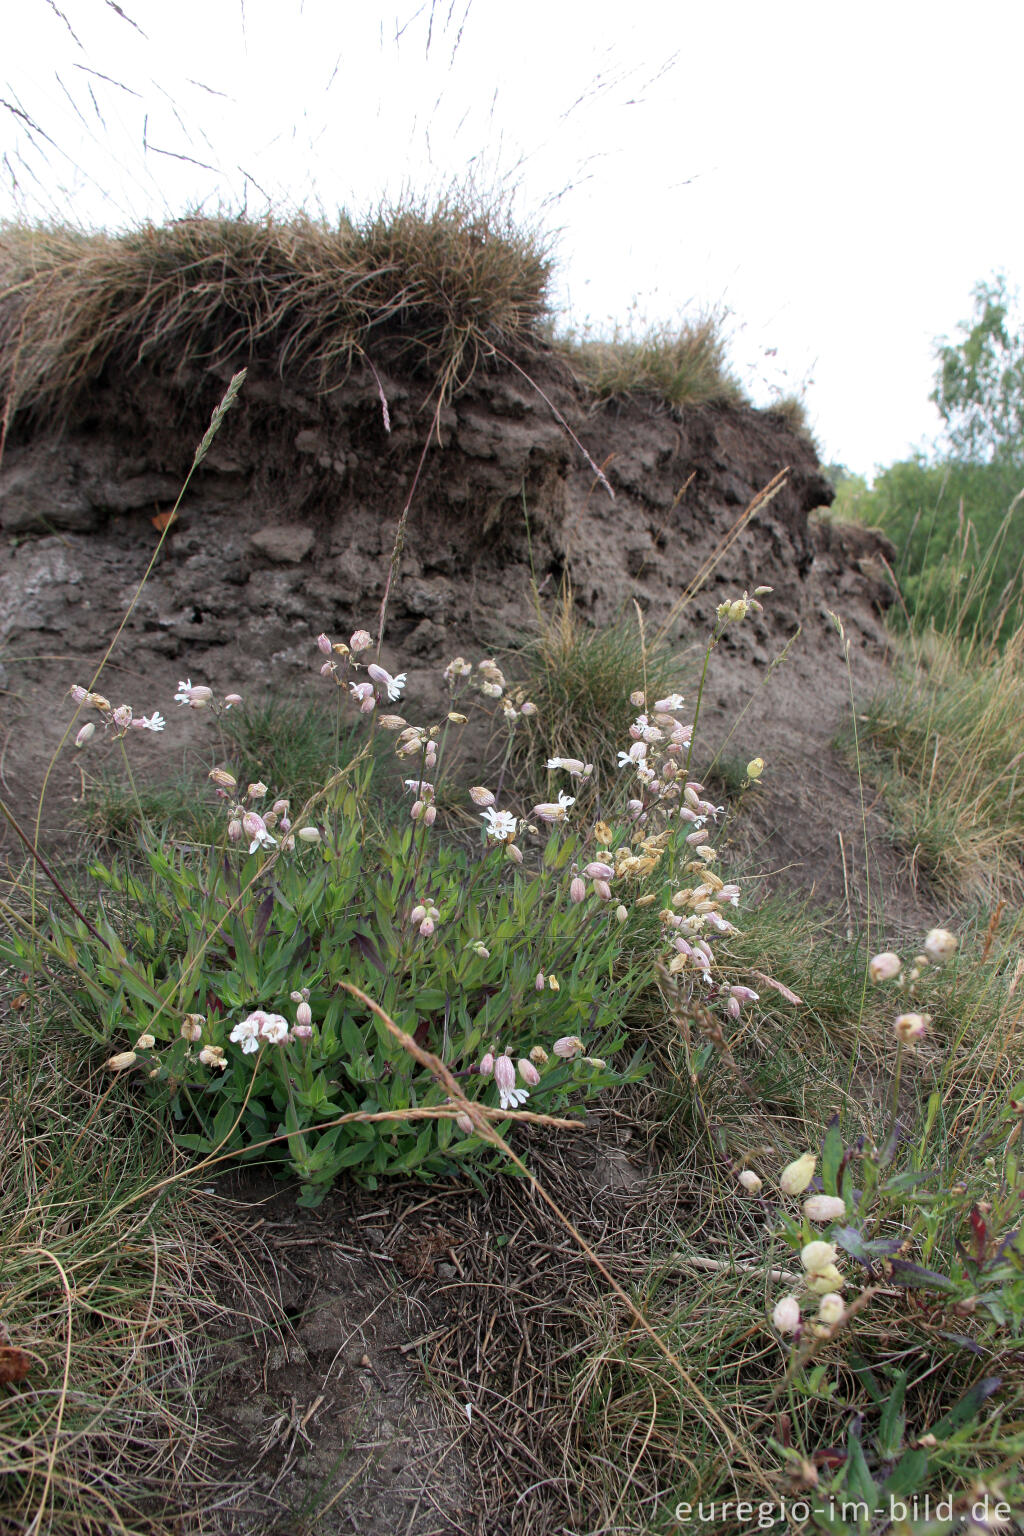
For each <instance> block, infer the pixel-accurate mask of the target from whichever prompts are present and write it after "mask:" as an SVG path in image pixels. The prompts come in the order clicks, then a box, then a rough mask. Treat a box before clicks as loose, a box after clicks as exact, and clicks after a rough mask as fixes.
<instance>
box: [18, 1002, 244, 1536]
mask: <svg viewBox="0 0 1024 1536" xmlns="http://www.w3.org/2000/svg"><path fill="white" fill-rule="evenodd" d="M13 1001H14V1004H15V1011H12V1013H11V1014H10V1016H9V1021H8V1023H7V1024H6V1025H5V1029H4V1032H3V1037H2V1043H0V1082H2V1083H3V1097H2V1101H0V1134H2V1136H3V1142H4V1146H5V1148H6V1150H7V1155H6V1157H5V1162H4V1168H3V1172H2V1174H0V1275H2V1280H3V1311H2V1325H0V1334H2V1337H0V1345H2V1346H3V1348H2V1349H0V1379H3V1380H5V1381H6V1385H2V1386H0V1465H2V1466H3V1469H4V1473H5V1476H4V1479H3V1485H2V1490H0V1529H3V1530H4V1531H7V1530H10V1531H12V1532H13V1531H29V1530H31V1531H33V1532H39V1533H42V1532H47V1533H52V1536H164V1533H166V1532H168V1531H170V1530H172V1529H173V1530H174V1531H175V1532H177V1533H180V1536H187V1533H195V1536H198V1533H199V1532H200V1531H203V1530H206V1529H209V1526H208V1525H207V1524H206V1523H205V1518H206V1517H205V1511H206V1509H207V1508H208V1507H209V1505H210V1503H211V1500H212V1498H213V1496H214V1494H216V1497H217V1499H218V1500H219V1501H220V1502H221V1503H223V1502H224V1500H225V1499H227V1501H228V1502H229V1503H233V1502H234V1501H235V1500H236V1499H244V1497H245V1495H246V1492H247V1489H246V1486H245V1480H244V1479H238V1480H237V1481H236V1483H234V1484H233V1485H232V1486H230V1487H228V1486H227V1485H226V1483H225V1479H224V1476H223V1472H222V1470H221V1469H220V1468H219V1467H218V1454H217V1453H218V1446H217V1443H216V1441H215V1439H213V1438H212V1437H211V1436H210V1435H209V1434H208V1433H206V1432H204V1428H203V1423H202V1416H201V1411H200V1402H201V1399H202V1397H203V1391H202V1377H203V1374H204V1372H205V1371H206V1370H207V1369H208V1365H209V1339H210V1331H211V1329H212V1328H214V1327H215V1326H216V1325H217V1323H218V1322H219V1321H220V1320H221V1319H222V1318H223V1316H224V1309H223V1305H222V1303H221V1302H220V1301H219V1300H218V1294H217V1293H218V1291H222V1292H226V1293H228V1294H230V1295H231V1297H232V1298H233V1300H232V1314H233V1316H234V1318H235V1321H236V1325H237V1323H238V1320H239V1319H242V1318H244V1317H245V1316H246V1313H247V1310H248V1308H249V1298H250V1296H251V1295H252V1293H253V1289H254V1286H255V1284H256V1282H255V1281H254V1279H253V1273H254V1272H253V1271H252V1269H251V1266H250V1265H249V1264H248V1261H247V1260H246V1257H245V1249H246V1246H247V1245H248V1244H249V1243H250V1241H251V1240H250V1239H248V1238H246V1237H245V1235H244V1233H243V1230H242V1228H241V1225H240V1224H239V1222H238V1219H237V1217H236V1216H235V1215H234V1214H233V1212H232V1209H231V1207H230V1206H229V1205H228V1203H227V1202H225V1201H223V1200H220V1199H214V1198H211V1197H210V1195H209V1194H199V1193H198V1192H197V1191H195V1190H194V1189H190V1190H189V1191H188V1194H187V1198H179V1197H178V1196H177V1195H176V1194H175V1193H174V1192H173V1191H166V1192H164V1193H163V1194H160V1193H156V1192H154V1191H153V1190H152V1188H151V1186H153V1185H155V1184H156V1183H157V1182H158V1181H159V1180H160V1178H161V1176H162V1175H165V1174H166V1173H167V1171H168V1159H169V1156H170V1153H169V1147H168V1142H167V1138H166V1136H165V1135H164V1134H163V1133H162V1132H161V1131H160V1130H159V1129H158V1127H157V1126H156V1125H155V1124H153V1123H151V1121H150V1119H149V1117H148V1116H145V1115H140V1113H139V1109H138V1106H137V1105H136V1104H133V1103H131V1102H130V1101H129V1095H128V1093H126V1091H125V1089H124V1086H123V1085H122V1084H121V1083H120V1081H118V1082H116V1083H113V1084H112V1083H111V1082H110V1080H109V1079H108V1081H107V1083H103V1082H102V1081H101V1080H100V1079H99V1077H98V1075H97V1074H95V1073H93V1072H90V1071H89V1069H88V1067H84V1068H83V1066H82V1062H81V1049H80V1045H77V1046H76V1047H72V1045H71V1043H70V1040H65V1039H64V1038H63V1032H62V1030H61V1028H60V1026H59V1024H58V1023H56V1022H54V1021H53V1020H52V1019H51V1020H50V1021H48V1022H47V1024H46V1026H45V1028H43V1027H40V1028H36V1026H35V1025H34V1024H33V1023H31V1022H30V1020H31V1011H32V1009H33V1006H34V1004H33V1001H31V1000H29V1001H24V1002H23V1001H22V999H21V998H17V997H16V998H15V999H14V1000H13ZM178 1188H179V1189H180V1188H182V1186H178ZM261 1310H263V1311H265V1308H262V1306H261ZM12 1362H13V1369H12Z"/></svg>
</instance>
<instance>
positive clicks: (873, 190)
mask: <svg viewBox="0 0 1024 1536" xmlns="http://www.w3.org/2000/svg"><path fill="white" fill-rule="evenodd" d="M1022 59H1024V5H1022V4H1020V0H1002V3H993V0H972V4H971V5H970V6H968V5H966V4H965V3H963V0H927V3H918V0H885V3H877V0H861V3H860V4H857V5H852V4H845V5H841V4H838V3H836V0H774V3H767V0H758V3H751V0H732V3H724V0H718V3H715V0H699V3H695V0H614V3H611V0H586V3H584V0H516V3H515V4H511V3H509V0H433V3H431V0H422V3H421V0H401V3H396V0H389V3H386V4H385V3H379V0H355V3H354V0H120V4H119V5H115V4H113V3H112V0H17V3H14V0H8V7H7V9H6V15H5V22H4V38H3V53H2V59H0V100H2V102H3V106H2V107H0V216H5V217H26V216H28V217H57V218H61V219H70V220H72V221H74V222H76V223H78V224H83V225H90V226H93V225H107V226H109V227H123V226H124V225H125V224H127V223H131V222H135V221H138V220H141V219H145V218H152V219H162V218H165V217H168V216H171V217H173V216H175V215H178V214H180V213H182V212H184V211H186V210H187V209H190V208H193V209H194V208H196V207H199V208H202V209H204V210H206V211H209V212H215V211H217V209H218V208H222V207H224V208H230V209H232V210H236V209H238V208H240V207H242V206H246V207H247V208H248V210H249V211H250V212H253V213H257V212H261V211H263V209H265V208H266V206H267V204H268V200H269V202H270V204H272V205H273V206H274V207H275V208H276V209H278V210H285V211H287V210H289V209H297V208H300V207H305V208H307V209H308V210H310V211H323V212H325V213H327V214H328V215H332V214H333V213H334V212H335V211H336V210H337V209H338V208H339V207H347V208H349V209H350V210H352V211H354V212H358V211H359V210H361V209H363V208H365V207H367V206H369V205H372V204H373V203H375V202H376V201H378V200H379V199H380V198H381V196H383V195H387V194H390V195H396V194H398V193H400V192H401V191H402V190H403V188H412V189H413V190H415V191H424V190H426V191H430V190H432V189H438V188H440V187H443V186H444V185H446V184H448V183H450V182H451V181H452V180H453V179H464V178H466V177H467V175H475V177H476V179H477V181H478V183H479V184H480V185H483V186H488V185H489V186H499V185H500V186H503V187H504V188H505V189H506V190H507V191H508V192H509V193H510V194H511V195H512V196H513V199H514V207H515V209H516V211H517V212H518V214H519V216H520V217H521V218H523V219H524V220H537V221H539V222H541V223H542V224H543V225H544V226H545V227H546V228H548V229H550V230H552V231H554V232H557V235H558V239H557V253H558V262H559V264H558V272H557V276H556V282H555V289H554V294H555V299H556V302H557V304H558V306H559V307H561V308H562V309H564V310H565V311H566V312H567V313H568V314H569V315H570V316H571V318H572V319H573V320H574V321H575V322H576V323H577V324H584V323H586V322H587V321H589V322H590V323H591V324H592V325H593V326H595V327H597V328H598V329H607V328H608V327H610V325H612V324H613V323H614V322H616V321H618V322H628V320H629V318H630V315H631V314H632V315H635V316H637V317H639V318H640V319H641V320H649V321H655V320H665V319H667V320H671V319H673V318H675V317H678V316H679V315H681V314H685V313H688V312H689V313H692V312H693V311H694V310H698V309H701V308H703V307H717V308H719V309H725V310H728V312H729V315H730V320H729V330H730V334H731V338H732V343H731V345H732V355H733V358H734V360H735V363H736V366H737V368H738V369H739V370H740V372H741V374H742V376H743V378H744V380H745V382H746V383H747V385H748V387H750V388H751V389H752V391H753V393H754V395H755V398H757V399H758V400H759V401H762V402H768V401H769V400H770V399H771V398H772V396H773V393H777V392H783V393H803V394H804V396H805V402H806V405H807V407H808V411H809V414H810V417H811V422H812V425H813V426H814V428H815V430H816V432H817V434H818V437H819V440H820V442H821V445H822V450H823V453H824V456H825V458H826V459H828V460H837V461H840V462H843V463H846V464H847V465H849V466H850V467H851V468H853V469H857V470H860V471H863V472H868V473H870V472H871V471H872V469H873V467H874V466H875V465H877V464H885V463H888V462H891V461H892V460H893V459H896V458H899V457H902V456H904V455H906V454H907V453H908V451H910V450H911V449H912V448H914V447H915V446H919V445H922V444H925V443H927V442H928V441H930V440H931V439H932V438H933V437H934V435H935V433H936V431H937V428H938V418H937V416H936V414H935V411H934V407H932V406H931V405H930V403H929V401H928V393H929V390H930V388H931V386H932V374H933V366H934V364H933V347H934V341H935V338H936V336H937V335H939V334H940V333H943V332H947V333H949V332H952V331H954V330H955V327H956V325H957V322H958V321H960V320H962V319H965V318H966V317H967V315H968V314H969V313H970V309H971V298H970V293H971V288H972V286H973V285H974V283H975V282H977V281H978V280H979V279H982V278H987V277H989V276H990V275H991V274H992V273H993V272H995V271H996V270H998V269H1004V270H1006V271H1007V272H1008V274H1009V276H1010V279H1011V282H1013V283H1016V281H1017V280H1018V278H1019V275H1020V274H1019V257H1020V254H1021V252H1022V251H1024V240H1022V235H1024V228H1022V226H1024V199H1022V198H1021V196H1020V189H1021V170H1020V166H1021V150H1022V147H1024V146H1022V138H1024V134H1022V127H1021V123H1022V119H1021V113H1020V104H1019V103H1020V98H1019V89H1018V76H1019V71H1020V65H1021V61H1022ZM103 77H106V78H103ZM21 114H24V116H21ZM30 125H34V126H30Z"/></svg>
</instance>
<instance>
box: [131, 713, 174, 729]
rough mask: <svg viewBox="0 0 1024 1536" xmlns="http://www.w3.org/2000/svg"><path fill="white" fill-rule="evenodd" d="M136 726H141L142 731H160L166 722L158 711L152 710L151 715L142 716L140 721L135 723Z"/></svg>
mask: <svg viewBox="0 0 1024 1536" xmlns="http://www.w3.org/2000/svg"><path fill="white" fill-rule="evenodd" d="M136 724H141V726H142V729H143V730H144V731H162V730H163V729H164V727H165V726H166V724H167V721H166V720H165V719H164V717H163V715H162V714H160V712H159V710H154V711H153V713H152V714H151V715H143V717H142V720H141V721H137V722H136Z"/></svg>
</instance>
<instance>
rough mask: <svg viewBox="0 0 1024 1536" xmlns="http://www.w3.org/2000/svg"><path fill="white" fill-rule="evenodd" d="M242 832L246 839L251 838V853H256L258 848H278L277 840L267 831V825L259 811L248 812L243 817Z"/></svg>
mask: <svg viewBox="0 0 1024 1536" xmlns="http://www.w3.org/2000/svg"><path fill="white" fill-rule="evenodd" d="M242 831H243V832H244V833H245V835H246V837H251V838H252V842H251V843H250V844H249V852H250V853H255V852H256V849H257V848H276V846H277V839H276V838H273V837H271V835H270V833H269V832H268V831H267V824H266V822H265V821H264V820H263V817H262V816H261V815H260V813H259V811H246V812H245V815H244V816H243V817H242Z"/></svg>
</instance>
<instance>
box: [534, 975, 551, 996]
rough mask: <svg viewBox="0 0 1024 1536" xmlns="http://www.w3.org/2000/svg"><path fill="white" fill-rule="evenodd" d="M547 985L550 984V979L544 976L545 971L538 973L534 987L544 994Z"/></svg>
mask: <svg viewBox="0 0 1024 1536" xmlns="http://www.w3.org/2000/svg"><path fill="white" fill-rule="evenodd" d="M547 983H548V979H547V977H546V976H545V975H544V972H543V971H538V972H537V974H536V976H535V977H534V978H533V985H534V988H535V990H536V991H538V992H543V991H544V988H545V987H546V986H547Z"/></svg>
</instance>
